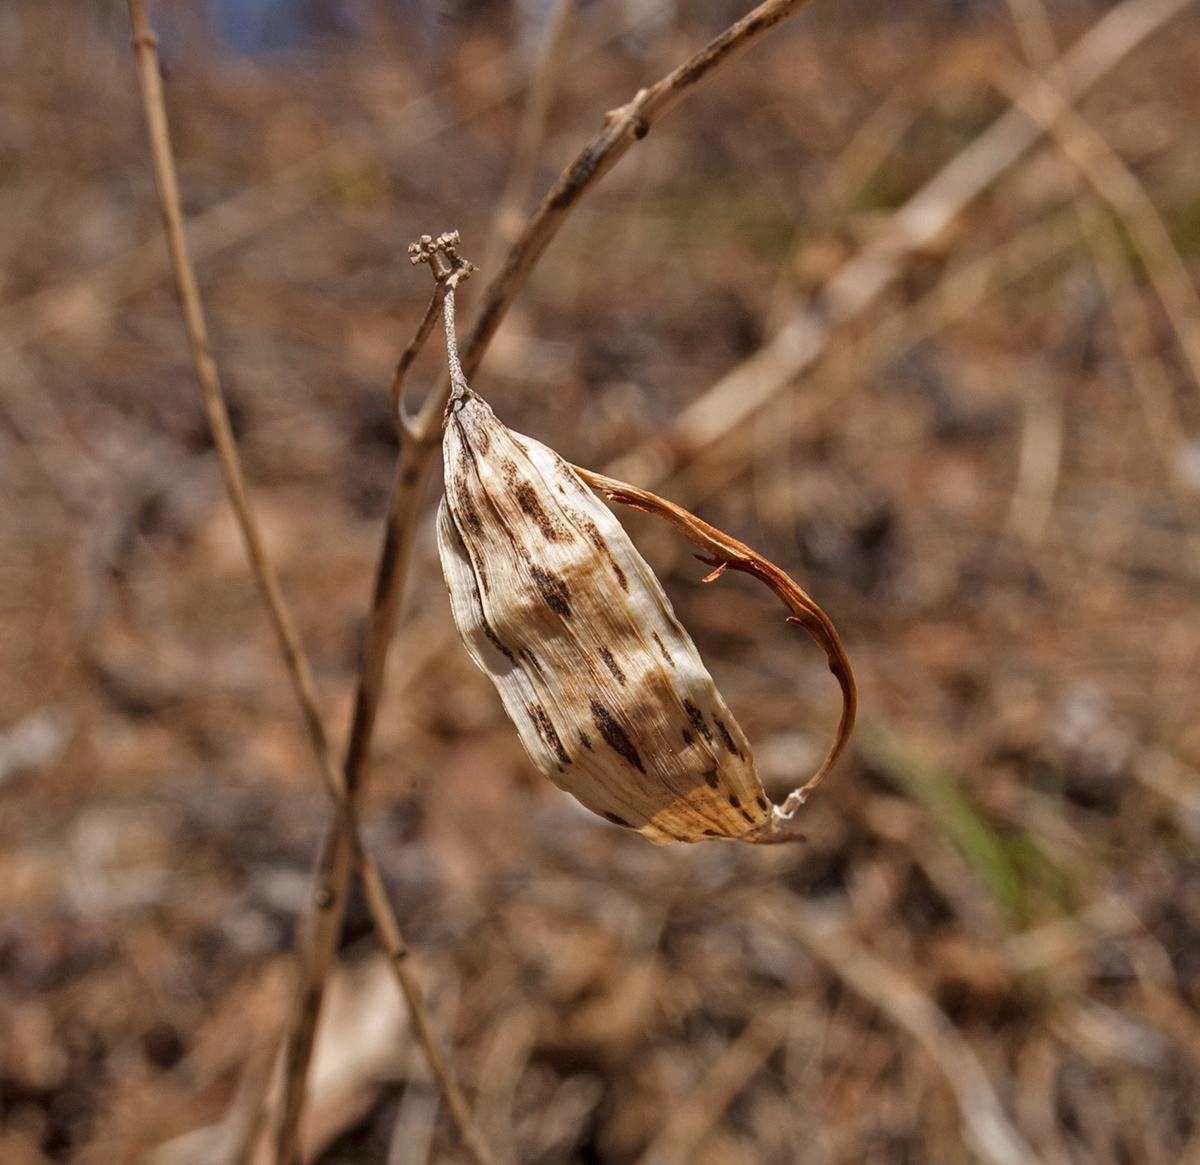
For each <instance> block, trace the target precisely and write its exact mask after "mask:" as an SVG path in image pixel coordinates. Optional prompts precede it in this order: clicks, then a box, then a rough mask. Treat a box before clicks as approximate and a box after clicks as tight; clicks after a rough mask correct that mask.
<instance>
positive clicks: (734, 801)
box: [729, 793, 742, 809]
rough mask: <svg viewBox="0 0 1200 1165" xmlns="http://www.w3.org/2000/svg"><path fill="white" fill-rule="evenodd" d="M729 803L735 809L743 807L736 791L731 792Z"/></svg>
mask: <svg viewBox="0 0 1200 1165" xmlns="http://www.w3.org/2000/svg"><path fill="white" fill-rule="evenodd" d="M729 804H730V805H732V806H733V807H734V808H735V809H740V808H741V807H742V803H741V802H740V801H739V800H738V799H737V794H736V793H730V794H729Z"/></svg>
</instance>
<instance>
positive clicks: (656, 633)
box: [613, 563, 675, 667]
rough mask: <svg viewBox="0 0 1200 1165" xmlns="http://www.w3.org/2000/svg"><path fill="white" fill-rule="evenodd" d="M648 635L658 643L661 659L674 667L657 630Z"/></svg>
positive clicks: (673, 662)
mask: <svg viewBox="0 0 1200 1165" xmlns="http://www.w3.org/2000/svg"><path fill="white" fill-rule="evenodd" d="M613 565H616V564H615V563H614V564H613ZM650 636H651V638H652V639H653V640H654V642H655V643H657V644H658V650H659V651H661V652H662V657H663V659H665V660H666V661H667V663H669V664H670V665H671V666H672V667H674V666H675V661H674V660H673V659H672V658H671V653H670V652H669V651H668V650H667V645H666V644H665V643H664V642H663V641H662V640H661V639H659V637H658V632H657V631H651V632H650Z"/></svg>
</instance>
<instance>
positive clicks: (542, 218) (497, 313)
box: [294, 0, 808, 1049]
mask: <svg viewBox="0 0 1200 1165" xmlns="http://www.w3.org/2000/svg"><path fill="white" fill-rule="evenodd" d="M807 2H808V0H767V2H766V3H764V4H762V5H761V6H759V7H758V8H756V9H754V11H753V12H751V13H750V14H749V15H748V16H746V17H744V18H743V19H742V20H740V21H738V22H737V23H736V24H734V25H733V26H732V27H731V28H729V29H727V30H726V31H725V32H724V33H722V34H721V36H719V37H717V38H716V39H715V40H714V41H712V42H710V43H709V44H708V45H707V46H705V48H703V49H701V50H700V52H698V53H696V54H695V55H694V56H692V57H691V58H689V59H688V60H687V61H686V62H685V63H684V64H683V65H681V66H680V67H679V68H678V69H676V70H675V71H674V72H672V73H670V74H669V75H668V76H667V77H665V78H664V79H663V80H662V81H660V82H658V84H656V85H654V86H652V87H651V88H650V89H643V90H642V91H641V92H640V93H638V95H637V96H636V97H635V98H634V99H633V101H631V102H630V103H629V104H628V105H625V106H622V107H621V109H619V110H616V111H614V112H613V113H611V114H609V115H608V118H607V124H606V126H605V128H604V129H603V130H602V131H601V132H600V133H599V134H598V135H597V137H595V138H594V139H593V140H592V142H590V143H589V144H588V145H587V146H586V147H585V148H584V149H583V151H582V152H581V153H580V155H579V156H578V157H577V158H576V160H575V161H574V162H573V163H572V165H571V166H570V167H568V169H567V171H566V172H565V173H564V175H563V176H562V178H560V179H559V181H558V183H557V184H556V185H555V187H554V189H552V190H551V192H550V193H549V194H548V195H547V196H546V198H545V199H544V200H543V202H542V205H541V207H540V208H539V210H538V211H537V212H536V213H535V215H534V216H533V219H532V220H531V222H530V224H529V225H528V226H527V227H526V228H525V230H524V232H522V235H521V237H520V238H519V239H518V240H517V242H516V243H515V244H514V245H513V247H512V249H511V250H510V252H509V255H508V258H507V260H506V262H505V265H504V267H503V268H502V269H501V271H500V272H499V274H498V275H497V276H496V277H495V278H494V279H493V280H492V282H491V283H490V284H489V285H488V287H487V288H486V290H485V292H484V306H483V308H482V310H481V312H480V315H479V317H478V319H477V321H476V324H475V327H474V328H473V329H472V332H471V339H470V341H469V342H468V344H467V346H466V350H465V351H464V353H463V360H462V363H463V369H464V372H465V373H466V375H467V376H468V377H469V376H471V375H472V373H473V372H474V371H475V370H476V369H477V368H478V367H479V363H480V361H481V360H482V359H483V356H484V353H485V352H486V350H487V347H488V344H489V343H490V342H491V339H492V337H493V336H494V335H495V333H496V329H497V328H498V327H499V326H500V321H501V320H502V319H503V318H504V315H505V313H506V312H507V311H508V308H509V306H510V305H511V303H512V301H513V299H514V298H515V296H516V294H517V292H518V291H519V290H520V288H521V287H522V286H523V285H524V282H525V280H526V278H527V277H528V275H529V272H530V271H531V270H532V269H533V265H534V263H535V262H536V261H537V259H538V258H539V256H540V255H541V254H542V252H543V251H544V250H545V248H546V246H547V245H548V244H549V243H550V240H551V239H552V238H553V237H554V235H555V234H556V233H557V231H558V230H559V229H560V228H561V226H562V225H563V223H564V222H565V221H566V219H567V216H568V215H569V213H570V212H571V210H572V209H573V208H574V206H575V205H576V204H577V203H578V201H579V200H580V199H581V198H582V197H583V196H584V195H585V194H586V193H587V192H588V191H589V190H590V189H591V188H592V187H593V186H594V185H595V184H596V182H598V181H599V179H600V178H601V177H603V175H604V174H606V173H607V172H608V171H609V170H610V169H612V167H613V166H614V165H616V163H617V161H618V160H619V159H620V158H621V157H622V156H623V155H624V154H625V152H626V151H627V150H628V149H629V148H630V147H631V146H632V145H633V143H634V142H635V141H638V140H640V139H641V138H643V137H645V135H646V133H647V131H648V130H649V127H650V125H651V124H652V123H653V121H654V120H655V119H656V118H658V117H660V116H661V115H662V114H664V113H666V112H667V110H669V109H670V108H672V107H673V106H674V105H675V104H677V103H678V102H679V101H681V100H682V99H683V98H684V97H685V96H686V95H687V94H688V93H689V92H691V91H692V89H694V88H695V86H696V85H698V84H699V83H700V82H701V81H704V80H706V79H707V78H709V77H710V76H712V75H713V74H714V73H715V72H716V71H717V70H718V69H719V68H720V67H721V66H722V65H724V64H726V63H728V62H729V61H730V60H733V59H734V58H735V57H736V56H738V55H739V54H740V53H742V52H744V51H745V50H746V49H748V48H749V47H750V46H751V45H752V44H754V43H755V42H756V41H758V40H760V39H761V38H762V37H763V36H765V35H766V34H767V33H768V32H769V31H770V30H771V29H772V28H774V27H776V26H777V25H778V24H779V23H780V22H781V21H783V20H785V19H786V18H787V17H789V16H791V15H793V14H794V13H795V12H797V11H799V10H800V8H802V7H803V6H804V5H805V4H806V3H807ZM427 319H428V317H427ZM397 375H398V376H400V377H402V375H403V368H402V369H400V370H398V374H397ZM394 396H395V397H396V398H397V399H398V397H399V389H398V388H396V389H395V391H394ZM449 396H450V380H449V376H448V375H447V376H445V377H443V378H442V380H441V381H440V382H439V384H438V387H437V389H436V390H435V391H434V392H431V393H430V394H429V397H428V399H427V400H426V401H425V403H424V404H423V405H422V406H421V409H420V411H419V412H418V413H417V415H416V416H414V417H412V418H405V419H404V423H403V424H402V426H401V430H400V456H399V459H398V461H397V465H396V472H395V477H394V479H393V485H392V491H391V496H390V499H389V502H388V514H387V519H386V525H385V530H384V541H383V548H382V550H381V551H380V556H379V566H378V570H377V573H376V577H375V590H374V595H373V599H372V604H371V614H370V618H369V620H368V623H367V637H366V644H365V647H364V652H363V666H362V672H361V675H360V678H359V684H358V690H357V693H356V696H355V704H354V717H353V721H352V724H351V729H350V743H349V745H348V748H347V752H346V765H345V776H346V790H347V795H348V797H349V799H350V804H351V806H352V807H353V806H354V805H355V804H356V803H357V800H358V798H360V797H361V795H362V788H363V784H364V781H365V776H366V770H367V765H368V761H369V756H370V750H371V738H372V736H373V734H374V730H375V719H376V715H377V713H378V710H379V701H380V697H381V695H382V692H383V679H384V672H385V670H386V666H387V658H388V651H389V648H390V646H391V641H392V637H393V634H394V631H395V626H396V615H397V612H398V610H399V605H400V596H401V593H402V591H403V586H404V577H405V571H406V567H407V563H408V558H409V552H410V550H411V548H412V542H413V539H414V537H415V534H416V526H417V515H418V510H419V507H420V503H421V499H422V497H423V496H424V492H425V486H426V483H427V481H428V479H429V472H430V469H431V467H432V465H433V462H434V459H435V457H436V454H437V451H438V447H439V444H440V438H441V426H442V414H443V412H444V411H445V408H446V402H447V400H448V399H449ZM351 846H352V838H351V836H350V834H349V833H348V832H347V830H346V829H344V828H343V827H342V825H341V822H340V820H339V821H338V822H337V823H335V826H334V832H333V836H332V839H331V840H330V842H329V844H328V846H327V847H326V850H325V854H324V857H323V859H322V866H321V887H322V896H323V901H324V902H326V903H328V905H327V906H326V907H325V908H324V909H323V910H322V912H321V918H322V919H328V924H327V925H326V926H325V928H324V930H323V933H322V935H321V936H320V943H319V945H314V948H313V951H314V961H318V960H321V959H323V960H324V961H325V962H326V963H328V961H329V960H330V959H331V958H332V956H333V950H334V948H335V946H336V943H337V934H338V932H339V930H340V925H341V917H342V913H343V911H344V908H345V898H346V892H347V889H348V885H349V877H350V869H351ZM335 923H336V925H335ZM318 982H319V980H314V983H318ZM319 1007H320V994H319V990H317V991H316V992H315V994H314V995H313V996H312V1006H310V1007H309V1008H308V1010H307V1011H306V1012H305V1013H304V1015H303V1016H302V1018H301V1022H302V1025H303V1028H307V1029H311V1028H314V1027H315V1024H316V1014H317V1011H319ZM303 1034H304V1032H303V1030H298V1031H297V1032H296V1033H294V1038H295V1041H296V1046H297V1047H300V1046H301V1045H302V1044H303V1043H305V1042H306V1043H307V1044H308V1046H309V1047H310V1049H311V1041H312V1035H311V1031H310V1032H309V1034H308V1035H307V1039H306V1040H302V1039H301V1038H300V1037H301V1036H303Z"/></svg>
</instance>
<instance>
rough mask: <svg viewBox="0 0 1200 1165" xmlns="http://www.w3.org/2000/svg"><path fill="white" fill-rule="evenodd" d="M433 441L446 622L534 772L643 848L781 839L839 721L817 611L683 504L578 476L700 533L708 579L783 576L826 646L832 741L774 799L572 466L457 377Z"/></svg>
mask: <svg viewBox="0 0 1200 1165" xmlns="http://www.w3.org/2000/svg"><path fill="white" fill-rule="evenodd" d="M442 451H443V456H444V461H445V474H446V492H445V496H444V498H443V500H442V503H441V506H440V508H439V511H438V549H439V552H440V554H441V560H442V570H443V572H444V574H445V577H446V583H447V586H448V587H449V590H450V602H451V607H452V609H453V614H454V621H455V623H456V624H457V626H458V630H459V633H460V634H461V636H462V639H463V643H464V644H465V645H466V648H467V650H468V651H469V652H470V654H471V657H472V658H473V659H474V660H475V662H476V663H477V664H478V665H479V667H480V668H481V669H482V670H483V671H484V672H485V673H486V674H487V675H488V677H489V678H490V679H491V680H492V682H493V683H494V684H495V686H496V689H497V691H498V692H499V694H500V699H501V701H502V702H503V704H504V708H505V710H506V711H507V712H508V715H509V717H510V718H511V719H512V721H513V724H514V725H515V726H516V729H517V733H518V735H519V736H520V738H521V743H522V744H523V745H524V746H525V751H526V752H527V753H528V754H529V757H530V759H531V760H532V761H533V763H534V764H535V765H536V766H537V768H538V769H539V771H541V772H542V773H543V774H544V775H545V776H547V777H549V778H550V780H551V781H553V782H554V783H555V784H556V785H558V786H559V787H560V788H562V789H565V790H566V791H567V792H569V793H571V794H572V795H573V796H574V797H576V798H577V799H578V800H579V801H580V802H582V803H583V804H584V805H585V806H587V808H588V809H590V810H592V812H594V813H597V814H599V815H600V816H602V817H605V818H607V819H608V820H609V821H612V822H614V823H615V824H617V825H622V826H626V827H628V828H631V829H636V830H639V831H640V832H641V833H643V834H644V835H645V836H646V837H647V838H649V839H650V840H651V841H653V842H655V843H656V844H658V845H669V844H672V843H675V842H691V841H702V840H705V839H708V838H718V837H724V838H736V839H738V840H741V841H775V840H786V839H787V838H788V837H789V836H790V837H794V836H795V835H794V834H789V832H788V831H787V830H786V828H784V823H785V822H787V821H788V820H790V818H791V816H792V814H793V813H794V812H795V810H796V808H797V807H798V805H799V804H800V803H801V802H802V801H803V800H804V797H805V796H806V795H807V792H808V790H809V789H810V788H811V787H812V786H813V785H815V784H816V782H817V781H818V780H820V778H821V777H822V776H824V774H825V772H826V771H828V769H829V767H830V766H831V765H832V763H833V761H834V760H835V759H836V756H837V754H838V753H839V752H840V751H841V748H842V747H843V745H844V743H845V740H846V739H847V738H848V736H849V732H850V728H851V727H852V724H853V716H854V686H853V679H852V677H851V675H850V669H849V664H848V663H847V662H846V657H845V653H844V652H843V651H842V648H841V644H840V642H838V640H837V633H836V632H835V631H834V630H833V627H832V625H831V624H830V623H829V621H828V619H826V618H825V616H824V615H823V614H822V613H820V611H819V609H818V608H816V605H815V604H813V603H812V601H811V600H809V599H808V598H807V596H805V595H804V593H803V591H801V590H800V588H799V587H797V586H796V585H795V584H794V583H792V582H791V580H790V579H787V576H786V575H783V573H782V572H781V571H778V570H776V568H774V567H771V566H770V564H769V563H765V562H764V560H762V559H759V558H758V557H757V556H756V555H753V553H752V552H751V551H749V550H748V549H747V548H746V547H744V546H742V545H741V543H737V542H735V541H734V540H733V539H729V538H727V537H726V536H725V535H722V534H720V532H719V531H715V530H713V529H712V527H708V526H706V525H705V524H704V523H701V522H700V521H699V519H696V518H693V517H692V515H690V514H687V512H686V511H684V510H680V509H678V507H672V506H671V504H670V503H667V502H663V501H662V499H660V498H655V497H654V495H652V494H646V493H644V492H643V491H639V490H636V489H634V488H633V487H631V486H624V485H622V483H620V482H614V481H611V480H610V479H607V478H600V477H598V476H594V475H589V477H591V478H592V480H594V482H595V484H596V485H597V488H599V489H601V490H602V491H603V492H606V493H609V494H610V496H612V497H614V499H616V500H620V501H623V502H626V503H627V504H631V505H636V506H639V507H640V508H643V509H650V510H654V511H656V512H659V513H662V514H663V516H665V517H667V518H668V520H671V521H673V522H674V523H675V524H676V525H677V526H679V527H680V528H681V529H682V530H684V532H685V533H687V534H688V535H689V537H693V539H694V540H697V541H700V544H701V545H703V546H704V547H705V549H707V550H708V551H709V553H710V554H712V555H713V556H714V558H713V564H714V565H716V566H717V567H718V569H717V571H716V573H717V574H719V573H720V571H721V570H722V569H724V568H725V567H726V566H730V567H734V568H735V569H742V570H751V572H752V573H756V574H759V575H760V577H764V579H765V581H768V583H769V584H771V585H773V586H775V588H776V589H777V593H779V589H780V587H783V589H785V590H786V589H787V588H789V587H790V590H791V593H792V595H793V599H792V601H789V599H788V598H785V602H789V606H792V608H793V610H794V611H796V616H795V618H796V621H801V622H804V623H805V625H806V626H808V627H809V629H810V631H813V634H814V638H816V639H817V640H818V642H820V643H821V644H822V646H823V647H825V649H826V651H827V653H828V655H829V658H830V661H831V667H832V669H833V670H834V672H835V674H836V675H837V676H838V679H839V681H840V682H841V683H842V689H843V694H844V708H843V716H842V724H841V727H840V729H839V733H838V742H837V743H836V744H835V746H834V750H833V751H832V753H831V754H830V757H829V759H828V760H827V761H826V763H825V765H824V766H823V767H822V769H821V771H820V772H819V773H818V774H817V776H816V777H815V778H814V779H813V780H812V781H810V782H809V784H808V785H807V786H805V788H804V789H802V790H797V792H796V793H794V794H792V796H791V797H789V798H788V799H787V801H785V802H784V804H783V806H782V807H776V806H773V805H772V804H771V803H770V801H769V800H768V799H767V796H766V793H765V792H764V790H763V786H762V782H761V780H760V779H759V777H758V774H757V772H756V771H755V768H754V760H753V757H752V754H751V750H750V744H749V742H748V741H747V740H746V737H745V736H744V735H743V733H742V730H741V729H740V728H739V727H738V724H737V721H736V720H735V719H734V718H733V715H732V713H731V712H730V711H729V709H728V707H726V705H725V702H724V701H723V700H722V699H721V696H720V694H719V693H718V691H717V689H716V686H715V685H714V684H713V681H712V677H711V676H710V675H709V673H708V671H707V669H706V668H705V666H704V663H703V662H702V660H701V659H700V654H699V652H698V651H697V650H696V646H695V644H694V643H693V642H692V640H691V637H690V636H689V635H688V633H687V632H686V631H685V630H684V629H683V627H682V626H681V625H680V624H679V622H678V620H677V619H676V618H675V615H674V612H673V611H672V609H671V604H670V602H669V601H668V599H667V596H666V595H665V594H664V592H663V589H662V587H661V585H660V584H659V582H658V579H657V578H656V577H655V576H654V573H653V571H651V569H650V567H649V566H648V565H647V564H646V562H645V560H644V559H643V558H642V557H641V555H640V554H638V552H637V550H636V549H635V548H634V546H633V543H632V542H631V541H630V539H629V536H628V535H627V534H626V533H625V530H624V529H623V528H622V526H621V524H620V523H619V522H618V521H617V519H616V518H615V517H614V516H613V514H612V513H611V511H610V510H609V509H608V507H607V506H606V505H605V504H604V503H603V502H602V501H600V499H599V498H597V497H596V495H595V494H594V493H593V492H592V490H591V489H589V488H588V486H587V485H586V484H585V482H584V479H583V478H582V477H581V476H580V472H582V471H579V472H577V471H576V470H575V469H573V468H572V467H571V466H570V465H568V464H567V463H566V462H565V461H564V460H563V459H562V458H561V457H560V456H559V455H558V454H557V453H555V452H554V450H553V449H550V448H548V447H547V446H545V445H543V444H541V443H540V442H538V441H535V440H533V439H532V438H529V437H525V436H521V435H519V434H516V433H514V432H512V431H511V430H509V429H507V428H506V427H505V426H504V425H503V424H501V423H500V421H499V420H498V419H497V418H496V416H495V414H494V413H493V412H492V410H491V409H490V408H489V407H488V405H487V404H486V403H485V402H484V401H483V400H481V399H480V398H479V397H478V396H476V395H475V394H474V393H473V392H471V390H470V389H469V388H467V387H466V384H465V382H462V383H461V384H460V385H457V386H456V388H455V393H454V396H453V397H452V399H451V401H450V404H449V406H448V408H447V412H446V424H445V432H444V437H443V446H442ZM697 534H699V536H700V537H699V538H697V537H696V536H697ZM755 560H756V562H755ZM751 563H755V565H749V564H751ZM757 564H762V566H758V565H757ZM764 568H766V569H764ZM769 572H774V575H775V576H778V578H768V577H767V575H768V574H769ZM780 580H782V582H781V581H780ZM795 596H800V598H795ZM813 612H816V614H815V615H814V614H813ZM814 628H816V630H814ZM818 632H819V633H818Z"/></svg>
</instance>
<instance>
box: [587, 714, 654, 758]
mask: <svg viewBox="0 0 1200 1165" xmlns="http://www.w3.org/2000/svg"><path fill="white" fill-rule="evenodd" d="M592 723H593V724H595V726H596V728H597V729H598V730H599V732H600V735H601V736H603V737H604V743H605V744H607V745H608V747H609V748H611V749H612V750H613V752H615V753H617V754H618V755H619V756H621V757H623V758H624V759H625V760H627V761H628V762H629V763H630V764H631V765H633V767H634V768H635V769H637V771H638V772H639V773H644V772H645V771H646V766H645V765H643V764H642V758H641V757H640V756H639V755H638V750H637V749H636V748H634V746H633V741H632V740H630V739H629V734H628V733H627V732H626V731H625V729H624V728H622V727H621V726H620V725H619V724H618V723H617V722H616V720H614V719H613V715H612V713H611V712H609V711H608V709H607V708H605V707H604V705H603V704H601V703H599V702H598V701H596V700H593V701H592Z"/></svg>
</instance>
